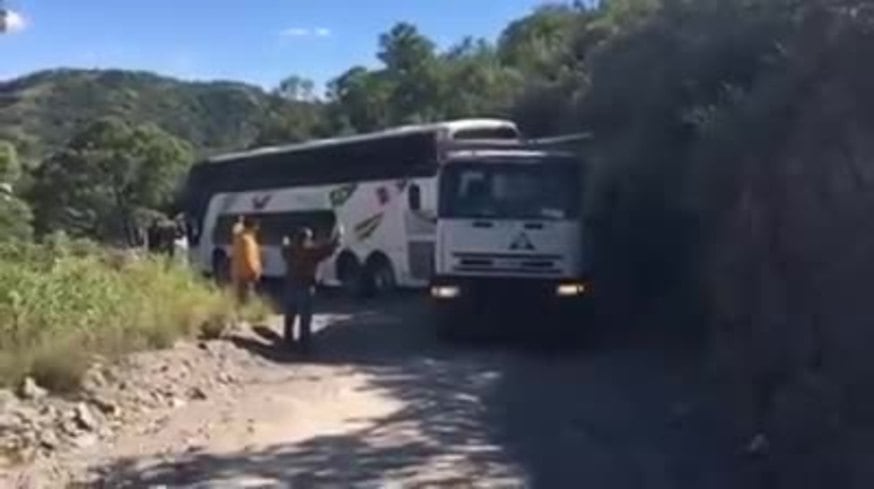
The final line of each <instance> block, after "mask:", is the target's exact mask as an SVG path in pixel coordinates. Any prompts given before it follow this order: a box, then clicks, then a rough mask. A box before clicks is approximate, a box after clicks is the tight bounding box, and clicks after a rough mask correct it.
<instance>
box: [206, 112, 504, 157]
mask: <svg viewBox="0 0 874 489" xmlns="http://www.w3.org/2000/svg"><path fill="white" fill-rule="evenodd" d="M482 129H512V130H513V131H516V132H518V130H517V128H516V124H514V123H513V122H511V121H507V120H503V119H486V118H482V119H459V120H453V121H443V122H434V123H428V124H415V125H407V126H400V127H393V128H391V129H386V130H383V131H377V132H372V133H367V134H357V135H354V136H341V137H336V138H327V139H317V140H313V141H307V142H305V143H297V144H287V145H281V146H268V147H264V148H258V149H253V150H249V151H239V152H234V153H226V154H221V155H216V156H213V157H211V158H208V159H207V160H206V162H205V163H207V164H208V163H219V162H225V161H231V160H244V159H248V158H257V157H259V156H265V155H269V154H277V153H280V154H281V153H294V152H297V151H306V150H312V149H317V148H323V147H329V146H334V145H343V144H352V143H363V142H367V141H372V140H378V139H383V138H391V137H394V136H405V135H410V134H415V133H430V132H436V131H441V130H443V131H446V132H447V133H448V134H447V135H448V136H449V138H450V139H451V138H452V137H453V136H454V135H455V134H457V133H459V132H463V131H472V130H482Z"/></svg>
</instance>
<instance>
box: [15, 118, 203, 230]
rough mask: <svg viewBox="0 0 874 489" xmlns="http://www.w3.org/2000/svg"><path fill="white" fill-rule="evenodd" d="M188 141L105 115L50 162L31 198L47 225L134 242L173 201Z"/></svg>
mask: <svg viewBox="0 0 874 489" xmlns="http://www.w3.org/2000/svg"><path fill="white" fill-rule="evenodd" d="M191 157H192V155H191V149H190V146H189V145H188V144H187V143H185V142H183V141H181V140H179V139H177V138H175V137H173V136H170V135H168V134H167V133H165V132H163V131H162V130H160V129H158V128H157V127H155V126H152V125H137V126H132V125H129V124H127V123H125V122H123V121H121V120H119V119H115V118H105V119H100V120H98V121H96V122H94V123H92V124H90V125H88V126H87V127H85V128H84V129H83V130H82V131H81V132H79V133H78V134H76V135H75V136H74V137H73V138H72V139H71V140H70V142H69V143H68V144H67V145H66V146H65V147H64V148H63V149H61V150H60V151H58V152H57V153H55V154H54V155H52V156H51V157H50V158H48V159H47V160H45V161H44V162H43V164H42V165H41V166H40V167H39V169H38V170H37V172H36V175H35V184H34V186H33V188H32V189H31V191H30V197H31V199H32V201H33V202H34V203H35V204H36V215H37V224H38V226H39V227H40V229H42V230H64V231H67V232H68V233H69V234H71V235H86V236H96V237H100V238H102V239H106V240H114V241H120V242H127V243H130V242H136V240H137V227H138V224H141V221H142V219H143V218H144V216H146V215H147V214H148V213H149V212H158V211H161V210H162V209H164V208H166V207H167V206H168V204H170V199H171V197H172V195H173V191H174V189H175V187H176V185H177V184H178V182H179V180H180V178H181V176H182V175H183V174H184V172H185V171H186V170H187V168H188V166H189V165H190V163H191Z"/></svg>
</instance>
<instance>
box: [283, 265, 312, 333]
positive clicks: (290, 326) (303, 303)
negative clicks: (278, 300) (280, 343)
mask: <svg viewBox="0 0 874 489" xmlns="http://www.w3.org/2000/svg"><path fill="white" fill-rule="evenodd" d="M314 296H315V288H314V287H313V286H312V285H308V284H300V283H296V282H295V281H293V280H289V281H287V282H286V285H285V299H284V301H283V302H284V304H283V305H284V309H285V311H284V312H285V341H286V343H288V344H292V343H294V342H295V335H294V323H295V320H296V319H298V317H300V322H299V325H298V327H299V330H298V336H297V341H298V342H299V343H300V345H301V346H302V347H304V348H306V347H308V346H309V344H310V336H311V334H312V321H313V297H314Z"/></svg>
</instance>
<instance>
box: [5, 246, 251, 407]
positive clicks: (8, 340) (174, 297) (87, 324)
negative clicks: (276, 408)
mask: <svg viewBox="0 0 874 489" xmlns="http://www.w3.org/2000/svg"><path fill="white" fill-rule="evenodd" d="M265 311H266V306H263V305H261V304H260V303H258V302H257V301H256V302H255V303H254V304H253V305H252V306H250V307H247V308H245V309H243V310H237V309H236V308H235V307H234V303H233V301H232V300H231V298H230V297H229V296H228V295H227V294H226V293H224V292H222V291H220V290H218V289H216V288H214V287H213V286H212V285H210V284H208V283H206V282H204V281H203V280H201V279H200V278H198V277H195V276H194V274H192V273H191V272H190V271H189V270H187V269H186V268H184V267H182V266H179V265H176V264H173V263H169V262H167V261H165V260H162V259H156V258H150V257H135V256H127V257H124V256H120V255H119V254H118V253H110V252H106V251H102V250H99V249H96V248H94V247H89V246H82V245H77V246H71V245H69V244H67V245H61V246H59V245H57V244H56V245H50V246H37V245H18V246H15V247H11V246H9V247H5V248H2V249H0V385H15V384H17V383H18V382H20V381H21V380H22V378H23V377H24V376H27V375H30V376H33V377H34V378H35V379H36V380H37V382H38V383H40V384H41V385H44V386H46V387H48V388H50V389H53V390H59V391H68V390H74V389H75V388H76V387H77V386H78V382H79V379H80V378H81V376H82V374H83V373H84V372H85V370H86V369H87V367H88V366H89V364H90V363H91V362H92V361H93V360H94V359H95V358H96V357H105V358H117V357H118V356H120V355H123V354H125V353H128V352H131V351H136V350H143V349H160V348H166V347H169V346H171V345H172V344H173V343H174V342H175V341H176V340H177V339H178V338H181V337H194V336H218V335H220V332H221V330H223V328H225V327H227V325H230V324H233V323H235V322H237V321H239V320H241V319H246V320H253V319H258V318H259V317H261V316H262V315H263V314H265ZM217 328H219V329H218V333H217V332H216V331H217Z"/></svg>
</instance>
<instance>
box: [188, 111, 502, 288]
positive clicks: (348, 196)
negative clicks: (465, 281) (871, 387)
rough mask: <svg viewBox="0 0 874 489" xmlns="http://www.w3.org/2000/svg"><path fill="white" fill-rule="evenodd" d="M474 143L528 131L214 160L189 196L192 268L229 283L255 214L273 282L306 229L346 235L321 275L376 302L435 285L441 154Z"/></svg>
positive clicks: (496, 129) (485, 130)
mask: <svg viewBox="0 0 874 489" xmlns="http://www.w3.org/2000/svg"><path fill="white" fill-rule="evenodd" d="M473 139H477V140H480V139H489V140H504V141H518V140H519V132H518V130H517V128H516V126H515V124H513V123H512V122H509V121H504V120H495V119H467V120H458V121H449V122H442V123H435V124H428V125H417V126H406V127H401V128H396V129H391V130H386V131H382V132H378V133H373V134H365V135H358V136H351V137H342V138H336V139H327V140H319V141H313V142H308V143H304V144H297V145H291V146H282V147H270V148H263V149H257V150H252V151H247V152H241V153H234V154H227V155H221V156H216V157H213V158H210V159H208V160H206V161H204V162H201V163H199V164H197V165H195V166H194V167H193V168H192V170H191V171H190V172H189V175H188V180H187V181H186V184H185V187H184V189H183V194H182V197H183V199H182V201H181V204H182V207H183V209H182V210H183V212H184V213H185V215H186V224H187V229H188V234H189V236H188V238H189V243H190V260H191V262H192V264H193V265H194V266H195V267H196V268H198V269H199V270H200V271H202V272H203V273H205V274H207V275H211V276H215V277H216V278H217V279H219V280H222V279H226V278H227V273H228V270H229V256H230V244H231V235H232V228H233V225H234V223H235V222H236V221H237V219H238V218H239V217H240V216H242V215H250V216H253V217H254V218H255V219H256V220H257V221H258V223H259V225H260V240H261V244H262V256H263V261H264V276H265V278H268V279H269V278H280V277H283V276H284V274H285V264H284V262H283V260H282V256H281V250H280V247H281V242H282V238H283V237H284V236H285V235H288V234H290V233H292V232H294V231H295V230H296V229H297V228H299V227H301V226H307V227H309V228H311V229H313V231H314V232H315V234H316V235H317V237H319V236H325V234H326V233H330V231H331V230H332V229H333V228H334V226H335V225H337V224H339V225H341V226H342V228H343V229H344V230H345V235H344V238H343V241H342V244H341V247H340V249H339V250H338V252H337V253H336V254H335V255H334V256H333V257H332V258H331V259H330V260H326V261H325V262H324V263H323V264H322V265H321V266H320V268H319V271H318V277H317V278H318V281H319V282H320V283H321V284H323V285H328V286H337V285H342V286H345V287H348V288H349V289H350V290H351V291H354V292H355V293H357V294H368V295H371V294H378V293H381V292H384V291H387V290H389V289H392V288H394V287H395V286H399V287H410V288H415V287H426V286H428V284H429V281H430V279H431V275H432V270H433V262H434V247H435V244H434V238H435V229H436V219H437V183H436V180H437V174H438V168H439V166H440V162H441V159H442V157H441V154H442V153H443V149H442V148H443V146H444V145H445V144H446V143H447V142H451V141H458V140H473Z"/></svg>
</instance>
